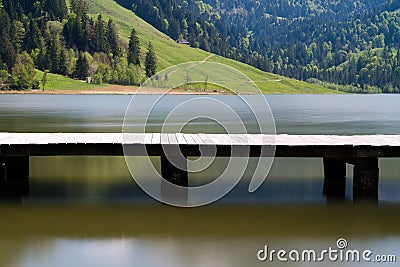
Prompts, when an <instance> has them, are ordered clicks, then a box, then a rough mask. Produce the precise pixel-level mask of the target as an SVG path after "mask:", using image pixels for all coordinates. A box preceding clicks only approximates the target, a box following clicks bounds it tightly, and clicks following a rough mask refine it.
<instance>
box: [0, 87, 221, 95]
mask: <svg viewBox="0 0 400 267" xmlns="http://www.w3.org/2000/svg"><path fill="white" fill-rule="evenodd" d="M164 93H165V91H164V90H158V89H143V88H141V89H140V90H139V87H129V86H118V85H111V86H105V87H98V88H93V89H85V90H47V91H46V90H44V91H42V90H27V91H17V90H7V91H0V95H1V94H9V95H136V94H140V95H159V94H164ZM167 94H168V95H227V93H226V92H221V91H217V92H212V91H203V92H201V91H193V90H187V91H186V90H172V91H169V92H168V93H167Z"/></svg>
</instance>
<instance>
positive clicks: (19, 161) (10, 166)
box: [0, 157, 29, 199]
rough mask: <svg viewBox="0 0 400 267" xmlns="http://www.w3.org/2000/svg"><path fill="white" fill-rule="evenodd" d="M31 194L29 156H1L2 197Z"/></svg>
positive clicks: (0, 194)
mask: <svg viewBox="0 0 400 267" xmlns="http://www.w3.org/2000/svg"><path fill="white" fill-rule="evenodd" d="M27 195H29V157H0V198H6V199H16V198H22V197H24V196H27Z"/></svg>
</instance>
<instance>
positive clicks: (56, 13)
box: [43, 0, 68, 21]
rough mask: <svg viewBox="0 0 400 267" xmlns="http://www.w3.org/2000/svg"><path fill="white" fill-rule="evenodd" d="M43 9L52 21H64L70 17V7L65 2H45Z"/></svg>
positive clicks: (46, 0)
mask: <svg viewBox="0 0 400 267" xmlns="http://www.w3.org/2000/svg"><path fill="white" fill-rule="evenodd" d="M43 8H44V11H45V12H47V14H48V16H49V19H50V20H59V21H62V20H63V19H65V18H67V16H68V7H67V3H66V1H65V0H45V1H44V3H43Z"/></svg>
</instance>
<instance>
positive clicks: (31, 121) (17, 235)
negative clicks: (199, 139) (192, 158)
mask: <svg viewBox="0 0 400 267" xmlns="http://www.w3.org/2000/svg"><path fill="white" fill-rule="evenodd" d="M135 97H139V98H140V101H143V103H146V102H150V101H154V99H156V98H158V97H159V96H135ZM207 97H210V96H207ZM211 97H212V98H213V99H216V100H220V101H222V102H225V103H229V104H230V105H231V106H232V107H233V108H234V110H235V112H237V114H239V116H240V118H242V119H243V121H244V124H245V125H246V127H247V128H248V129H249V130H250V131H255V132H256V131H257V127H256V125H255V120H254V117H253V116H252V114H251V112H250V111H249V109H248V108H247V107H245V106H243V105H242V103H241V102H240V101H238V99H237V98H236V97H235V96H211ZM249 97H250V96H249ZM251 97H255V96H251ZM194 98H198V96H165V97H163V98H162V99H161V101H160V102H158V104H157V105H156V106H155V109H154V110H153V112H152V113H151V114H150V117H149V121H148V126H147V128H146V130H147V131H148V132H156V131H160V130H161V127H162V124H163V121H164V119H165V117H166V115H167V114H168V113H169V112H170V111H171V110H172V109H173V108H174V107H176V106H177V105H179V104H180V103H182V102H185V101H189V100H191V99H194ZM130 99H131V97H130V96H74V95H71V96H61V95H54V96H52V95H46V96H39V95H0V131H4V132H121V131H122V122H123V118H124V115H125V111H126V108H127V106H128V104H129V102H130ZM267 99H268V102H269V104H270V107H271V110H272V113H273V115H274V118H275V123H276V132H277V133H287V134H338V135H351V134H400V116H398V114H400V105H399V104H398V103H400V96H398V95H365V96H364V95H339V96H334V95H328V96H299V95H293V96H286V95H285V96H284V95H282V96H279V95H276V96H267ZM194 103H195V102H194ZM207 108H209V107H207V106H204V105H200V104H199V105H196V104H194V105H192V106H190V107H188V108H186V109H185V110H184V113H185V116H188V115H189V116H191V115H193V116H194V115H196V114H197V113H198V112H201V110H206V109H207ZM221 115H222V118H221V121H219V123H216V122H215V121H211V120H206V119H199V120H194V121H192V122H191V123H190V125H188V126H187V127H185V129H184V131H187V132H212V133H218V132H223V131H224V129H223V127H221V124H222V125H224V124H233V123H235V122H233V121H232V117H231V116H225V117H224V114H221ZM136 116H137V117H135V116H130V120H129V123H130V126H131V127H132V128H133V129H135V127H136V126H137V127H138V129H140V128H141V127H140V126H141V125H140V121H141V120H140V118H141V116H144V114H140V113H138V114H137V115H136ZM185 116H182V117H180V116H176V117H174V120H172V121H170V122H169V123H171V124H177V125H179V123H181V120H183V119H184V118H185ZM135 123H136V124H137V125H136V124H135ZM152 160H153V162H154V165H155V166H156V167H157V168H159V165H160V162H159V159H158V158H153V159H152ZM399 163H400V160H398V159H390V160H381V161H380V169H381V182H380V192H379V194H380V204H379V206H353V205H351V204H350V203H347V204H337V205H334V204H332V205H326V204H325V203H326V200H325V199H324V197H323V196H322V185H323V179H322V177H323V169H322V160H321V159H276V160H275V162H274V165H273V168H272V170H271V172H270V174H269V176H268V179H267V180H266V182H265V183H264V184H263V185H262V187H261V188H260V189H259V190H258V191H256V192H255V193H253V194H249V193H248V191H247V187H248V184H249V177H250V174H249V173H246V174H245V177H243V179H242V181H241V182H240V184H239V185H238V186H237V187H236V188H235V189H234V190H233V191H232V192H231V193H230V194H229V195H228V196H226V197H224V198H223V199H221V200H220V201H218V202H217V203H215V204H213V205H211V206H208V207H204V208H198V209H189V210H185V209H183V210H182V209H176V208H171V207H167V206H163V205H161V204H159V203H158V202H156V201H154V200H152V199H151V198H150V197H148V196H147V195H146V194H145V193H143V192H142V191H141V190H140V188H138V186H137V185H136V184H135V183H134V181H133V179H132V178H131V176H130V174H129V171H128V169H127V167H126V165H125V162H124V159H123V158H122V157H43V158H42V157H33V158H31V170H30V173H31V179H30V183H31V186H30V195H29V196H28V197H26V198H24V199H23V201H22V205H20V204H19V205H16V204H15V203H14V204H3V205H2V206H0V212H1V214H2V216H1V218H3V219H1V220H0V266H5V267H8V266H10V267H25V266H45V267H47V266H266V265H268V266H275V265H277V266H292V265H294V266H308V265H310V264H308V263H304V262H303V263H278V262H276V261H275V262H259V261H258V260H257V257H256V253H257V251H258V250H260V249H262V248H263V247H264V245H267V244H268V245H269V246H271V248H273V249H282V248H284V249H288V250H289V249H324V248H327V247H329V246H335V244H336V240H337V239H338V238H346V239H347V241H348V242H349V244H350V246H351V247H352V248H357V249H367V248H368V249H373V250H374V251H375V253H378V254H379V253H381V254H384V253H387V254H396V253H397V254H399V252H398V247H400V230H399V228H398V225H399V223H400V215H399V214H400V212H399V211H400V205H399V203H400V180H399V179H398V174H399V173H400V164H399ZM252 164H253V165H254V164H256V162H255V161H251V162H250V165H252ZM225 165H226V160H225V159H217V160H216V161H215V163H214V164H213V166H212V167H211V168H209V169H207V170H206V171H204V172H201V173H198V174H193V175H191V176H190V177H189V178H190V180H191V182H192V183H193V184H195V183H200V182H204V181H208V180H210V179H211V180H212V179H213V177H214V176H215V175H218V173H219V172H221V169H223V167H224V166H225ZM347 174H348V177H349V179H348V186H347V192H346V197H347V199H348V201H349V202H350V199H351V197H352V192H351V191H352V188H351V186H352V183H351V182H352V181H351V180H352V167H351V166H348V171H347ZM397 259H398V260H400V255H398V257H397ZM325 264H326V265H327V266H347V265H351V266H353V265H357V266H365V263H364V264H363V263H352V264H348V263H343V262H326V263H325ZM397 264H398V263H397ZM314 265H315V266H320V265H321V264H320V263H319V264H318V263H315V264H314ZM370 265H371V266H373V264H370ZM383 265H384V266H397V265H396V264H393V263H385V264H383Z"/></svg>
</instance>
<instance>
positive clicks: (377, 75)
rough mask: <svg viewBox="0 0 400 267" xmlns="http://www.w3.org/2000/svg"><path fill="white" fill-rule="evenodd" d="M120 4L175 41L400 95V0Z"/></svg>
mask: <svg viewBox="0 0 400 267" xmlns="http://www.w3.org/2000/svg"><path fill="white" fill-rule="evenodd" d="M117 2H118V3H120V4H121V5H123V6H125V7H127V8H132V9H133V10H134V11H135V13H136V14H137V15H139V16H140V17H142V18H143V19H145V20H146V21H148V22H149V23H151V24H152V25H153V26H155V27H156V28H158V29H159V30H161V31H163V32H165V33H166V34H168V35H170V36H171V37H172V38H175V39H176V38H178V37H179V35H182V36H183V37H184V38H185V39H187V40H188V41H189V42H190V43H191V45H192V46H194V47H200V48H202V49H204V50H207V51H211V52H214V53H216V54H219V55H222V56H225V57H229V58H232V59H235V60H238V61H242V62H244V63H247V64H250V65H252V66H255V67H257V68H259V69H262V70H264V71H267V72H273V73H276V74H280V75H283V76H287V77H291V78H296V79H299V80H304V81H315V80H318V81H321V82H324V84H333V85H337V87H338V88H340V89H343V88H346V89H343V90H346V91H349V90H351V91H354V92H371V91H379V92H400V83H399V82H400V80H399V79H400V78H399V69H398V68H399V63H398V56H397V55H398V51H399V49H400V12H398V10H399V9H400V0H354V1H348V0H339V1H319V0H318V1H311V0H298V1H292V0H235V1H231V0H202V1H200V0H117ZM371 88H373V89H371Z"/></svg>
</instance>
